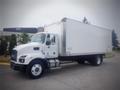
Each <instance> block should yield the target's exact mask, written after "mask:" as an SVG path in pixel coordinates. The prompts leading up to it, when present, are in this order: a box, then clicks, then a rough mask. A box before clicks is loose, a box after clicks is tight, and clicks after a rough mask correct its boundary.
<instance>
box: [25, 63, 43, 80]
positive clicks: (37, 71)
mask: <svg viewBox="0 0 120 90" xmlns="http://www.w3.org/2000/svg"><path fill="white" fill-rule="evenodd" d="M43 71H44V66H43V62H41V61H33V62H31V63H30V64H29V65H28V67H27V74H28V75H29V76H30V78H33V79H36V78H40V77H41V76H42V74H43Z"/></svg>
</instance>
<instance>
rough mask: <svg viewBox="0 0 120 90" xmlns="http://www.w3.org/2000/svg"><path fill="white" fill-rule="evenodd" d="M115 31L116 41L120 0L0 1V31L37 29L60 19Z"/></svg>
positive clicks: (119, 22)
mask: <svg viewBox="0 0 120 90" xmlns="http://www.w3.org/2000/svg"><path fill="white" fill-rule="evenodd" d="M84 16H85V17H87V19H88V21H89V22H90V23H91V24H94V25H98V26H101V27H105V28H108V29H115V31H116V33H117V35H118V38H119V40H120V0H0V28H6V27H40V26H44V25H47V24H51V23H53V22H56V21H60V20H61V19H62V18H64V17H68V18H72V19H76V20H79V21H82V19H83V17H84Z"/></svg>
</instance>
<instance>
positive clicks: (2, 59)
mask: <svg viewBox="0 0 120 90" xmlns="http://www.w3.org/2000/svg"><path fill="white" fill-rule="evenodd" d="M9 62H10V57H9V56H6V57H5V56H0V63H9Z"/></svg>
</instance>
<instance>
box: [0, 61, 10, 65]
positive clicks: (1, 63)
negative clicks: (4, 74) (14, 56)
mask: <svg viewBox="0 0 120 90" xmlns="http://www.w3.org/2000/svg"><path fill="white" fill-rule="evenodd" d="M0 65H7V66H9V65H10V63H8V62H0Z"/></svg>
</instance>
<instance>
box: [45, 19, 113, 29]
mask: <svg viewBox="0 0 120 90" xmlns="http://www.w3.org/2000/svg"><path fill="white" fill-rule="evenodd" d="M67 20H72V21H76V22H79V23H82V24H85V23H83V22H81V21H78V20H75V19H71V18H66V17H64V18H63V19H61V21H58V22H54V23H51V24H48V25H46V26H44V28H45V27H48V26H51V25H54V24H59V23H61V22H66V21H67ZM86 25H91V26H94V27H97V28H101V29H104V30H108V31H112V29H108V28H104V27H100V26H97V25H93V24H86Z"/></svg>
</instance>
